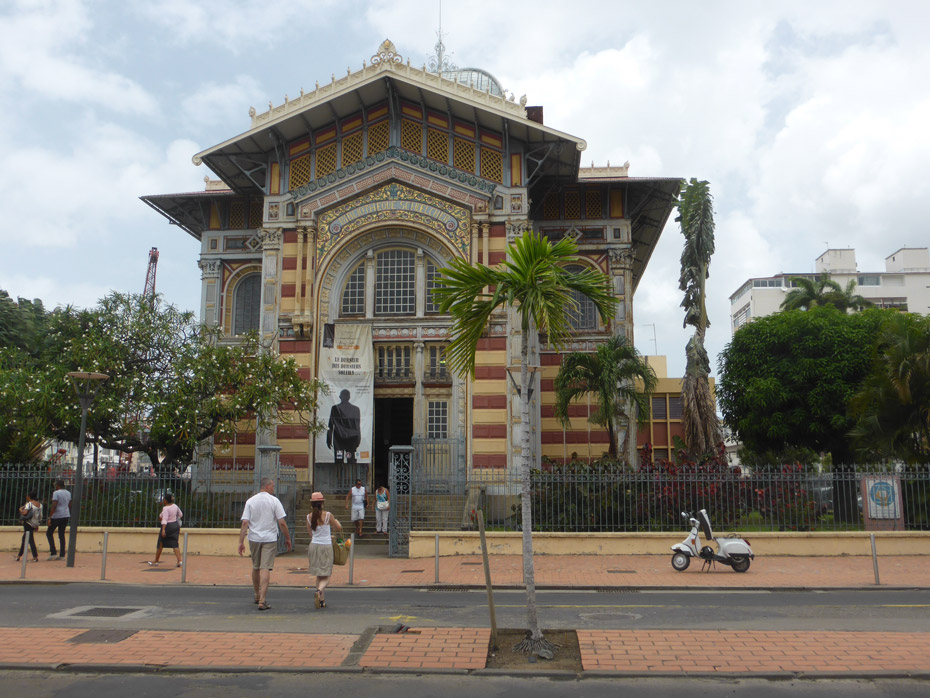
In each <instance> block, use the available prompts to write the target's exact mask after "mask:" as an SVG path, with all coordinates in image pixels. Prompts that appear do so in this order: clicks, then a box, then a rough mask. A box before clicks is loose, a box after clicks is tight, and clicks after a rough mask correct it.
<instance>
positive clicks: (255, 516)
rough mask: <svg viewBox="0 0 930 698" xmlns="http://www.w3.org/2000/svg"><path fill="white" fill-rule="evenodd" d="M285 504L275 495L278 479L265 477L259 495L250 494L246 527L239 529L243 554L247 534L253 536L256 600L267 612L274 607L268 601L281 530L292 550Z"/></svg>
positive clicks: (253, 585)
mask: <svg viewBox="0 0 930 698" xmlns="http://www.w3.org/2000/svg"><path fill="white" fill-rule="evenodd" d="M285 516H286V514H285V513H284V506H283V505H282V504H281V500H280V499H278V498H277V497H275V496H274V480H272V479H271V478H270V477H263V478H262V480H261V489H260V491H259V493H258V494H256V495H254V496H252V497H249V499H248V501H246V503H245V510H244V511H243V512H242V526H241V528H240V529H239V555H243V554H244V553H245V536H246V533H248V536H249V553H250V554H251V556H252V587H253V589H254V590H255V603H257V604H258V610H259V611H267V610H268V609H269V608H271V606H269V605H268V604H267V603H265V594H266V593H267V591H268V582H269V581H271V570H272V569H274V558H275V555H276V554H277V552H278V529H280V530H281V533H282V534H283V535H284V543H285V545H286V546H287V549H288V551H290V549H291V534H290V532H289V531H288V530H287V521H286V520H285V518H284V517H285Z"/></svg>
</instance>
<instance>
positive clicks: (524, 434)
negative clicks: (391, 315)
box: [520, 321, 543, 642]
mask: <svg viewBox="0 0 930 698" xmlns="http://www.w3.org/2000/svg"><path fill="white" fill-rule="evenodd" d="M533 330H534V323H533V322H532V321H531V322H530V328H529V331H528V332H527V333H526V334H525V335H524V336H523V338H522V339H523V341H522V342H521V345H522V346H521V347H520V362H521V365H520V495H521V500H522V501H521V505H522V515H523V517H522V521H523V583H524V584H525V585H526V623H527V626H528V627H529V630H530V638H529V639H530V641H531V642H536V641H539V640H542V639H543V634H542V632H541V631H540V630H539V617H538V613H537V608H536V573H535V566H534V564H533V500H532V488H531V487H530V455H531V449H530V399H529V397H530V381H531V380H532V374H531V373H530V371H529V369H528V365H529V357H530V352H529V343H530V336H531V332H532V331H533Z"/></svg>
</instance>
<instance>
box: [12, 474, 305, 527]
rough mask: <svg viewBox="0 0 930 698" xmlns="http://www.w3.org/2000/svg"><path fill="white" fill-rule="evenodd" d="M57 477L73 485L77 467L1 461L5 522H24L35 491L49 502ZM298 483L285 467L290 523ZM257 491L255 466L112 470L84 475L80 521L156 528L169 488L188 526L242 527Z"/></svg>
mask: <svg viewBox="0 0 930 698" xmlns="http://www.w3.org/2000/svg"><path fill="white" fill-rule="evenodd" d="M57 478H61V479H62V480H64V482H65V486H66V487H67V488H68V489H71V488H72V487H73V484H74V471H73V469H70V468H62V467H61V466H47V465H0V525H7V526H9V525H19V512H18V508H19V507H20V506H22V504H23V503H24V502H25V501H26V494H27V493H28V492H30V491H32V490H35V491H36V493H37V494H38V495H39V500H40V501H41V502H42V503H43V504H46V503H47V502H49V500H50V498H51V494H52V492H53V491H54V489H55V487H54V482H55V480H56V479H57ZM296 482H297V477H296V473H295V471H294V469H293V468H292V467H290V466H281V467H280V471H279V473H278V483H277V489H276V494H277V496H278V497H279V499H281V502H282V504H284V507H285V510H286V511H287V514H288V523H289V524H292V522H293V518H294V509H295V507H296V491H297V486H296ZM256 491H257V486H256V483H255V471H254V470H252V469H233V470H214V469H211V468H198V466H196V465H193V466H191V467H190V468H187V469H184V470H182V471H179V472H173V473H162V474H158V475H155V476H152V475H149V474H146V473H144V472H139V473H132V472H123V471H119V470H115V469H112V468H110V469H107V470H102V471H99V472H92V473H88V474H87V475H85V477H84V483H83V494H82V500H83V501H82V502H81V525H82V526H113V527H117V526H119V527H146V526H156V525H157V522H158V515H159V514H160V512H161V507H162V501H163V499H164V496H165V493H166V492H170V493H171V494H172V495H173V496H174V499H175V503H176V504H177V505H178V506H179V507H180V508H181V511H182V512H183V513H184V516H183V519H182V524H183V525H184V526H185V527H192V528H238V527H239V525H240V517H241V516H242V508H243V506H244V504H245V500H246V499H248V498H249V497H251V496H252V495H253V494H255V492H256ZM291 529H292V530H293V525H291Z"/></svg>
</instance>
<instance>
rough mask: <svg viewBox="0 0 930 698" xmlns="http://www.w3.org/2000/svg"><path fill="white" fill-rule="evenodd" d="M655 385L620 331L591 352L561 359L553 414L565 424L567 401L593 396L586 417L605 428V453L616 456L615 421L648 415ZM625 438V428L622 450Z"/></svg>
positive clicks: (624, 448)
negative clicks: (591, 408)
mask: <svg viewBox="0 0 930 698" xmlns="http://www.w3.org/2000/svg"><path fill="white" fill-rule="evenodd" d="M637 382H638V383H639V385H641V386H642V389H639V388H638V387H637ZM655 386H656V374H655V371H653V370H652V367H651V366H649V364H648V363H646V360H645V359H644V358H643V357H642V355H640V353H639V352H638V351H637V350H636V348H635V347H634V346H633V345H632V344H630V342H629V341H628V340H627V338H626V337H625V336H624V335H614V336H612V337H611V338H610V339H608V340H607V341H606V342H605V343H603V344H601V345H599V346H598V347H597V349H596V350H595V351H594V353H593V354H591V353H583V352H573V353H571V354H568V355H567V356H565V357H564V358H563V359H562V364H561V366H559V372H558V374H556V377H555V416H556V417H558V418H559V419H560V420H562V423H563V424H568V423H569V415H568V408H569V405H570V404H571V403H572V402H573V401H575V400H577V399H579V398H582V397H584V396H585V395H592V396H594V399H595V401H596V403H597V409H596V410H595V412H594V414H592V415H590V416H589V417H588V421H589V422H591V423H592V424H597V425H599V426H602V427H604V428H605V429H606V430H607V434H608V444H609V447H608V453H609V455H610V456H611V457H612V458H616V457H617V425H618V424H620V423H621V422H622V421H623V420H626V422H627V423H628V424H629V423H632V421H633V420H639V421H643V420H644V419H645V418H646V417H647V416H648V415H649V396H650V395H651V394H652V392H653V391H654V390H655ZM631 406H632V407H633V410H632V414H631V410H630V409H629V408H630V407H631ZM629 438H630V430H629V429H627V431H626V435H625V437H624V440H623V444H621V453H623V454H626V453H627V446H628V442H629Z"/></svg>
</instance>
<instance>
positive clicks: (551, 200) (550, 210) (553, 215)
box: [542, 192, 559, 221]
mask: <svg viewBox="0 0 930 698" xmlns="http://www.w3.org/2000/svg"><path fill="white" fill-rule="evenodd" d="M542 207H543V218H545V219H546V220H550V221H554V220H557V219H558V217H559V195H558V194H556V193H555V192H549V193H548V194H546V195H545V196H544V197H543V204H542Z"/></svg>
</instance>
